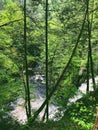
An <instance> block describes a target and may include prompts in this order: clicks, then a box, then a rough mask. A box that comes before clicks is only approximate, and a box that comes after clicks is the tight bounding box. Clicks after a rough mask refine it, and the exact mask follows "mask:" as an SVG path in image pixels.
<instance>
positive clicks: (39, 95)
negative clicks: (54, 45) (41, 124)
mask: <svg viewBox="0 0 98 130" xmlns="http://www.w3.org/2000/svg"><path fill="white" fill-rule="evenodd" d="M39 81H40V83H39ZM95 81H96V83H97V84H98V76H96V77H95ZM30 82H34V83H36V86H33V87H34V91H33V92H32V93H33V94H34V95H35V97H36V98H34V99H31V109H32V114H33V113H34V111H36V110H37V109H38V108H39V107H40V106H41V105H42V103H43V102H44V100H45V91H46V90H45V85H44V79H43V77H42V76H41V75H35V76H33V77H32V78H31V79H30ZM89 83H90V91H93V87H92V79H90V80H89ZM86 87H87V84H86V83H82V84H81V86H80V87H79V89H78V91H77V92H76V95H75V96H74V97H73V98H70V99H69V103H68V104H71V103H73V102H75V101H77V100H78V99H80V98H81V97H82V96H83V94H86ZM24 103H25V100H24V99H23V98H18V99H17V100H16V101H15V102H14V103H11V106H12V107H13V110H12V111H10V113H9V114H10V116H12V117H13V118H14V119H15V120H17V121H18V122H19V123H22V124H24V123H25V122H26V121H27V117H26V111H25V107H24ZM58 108H59V107H58V106H56V105H54V104H50V105H49V118H50V119H53V120H56V118H55V114H56V113H57V112H58V111H59V110H58ZM44 110H45V109H43V111H42V112H41V113H40V115H39V120H40V119H41V118H42V117H43V115H44Z"/></svg>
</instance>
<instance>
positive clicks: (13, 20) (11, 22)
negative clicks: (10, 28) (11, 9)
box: [0, 18, 22, 28]
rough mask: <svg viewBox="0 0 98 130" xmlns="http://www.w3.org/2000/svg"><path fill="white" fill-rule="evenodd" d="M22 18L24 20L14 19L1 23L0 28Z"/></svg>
mask: <svg viewBox="0 0 98 130" xmlns="http://www.w3.org/2000/svg"><path fill="white" fill-rule="evenodd" d="M21 20H22V18H21V19H16V20H12V21H9V22H6V23H3V24H1V25H0V28H1V27H3V26H7V25H9V24H12V23H14V22H18V21H21Z"/></svg>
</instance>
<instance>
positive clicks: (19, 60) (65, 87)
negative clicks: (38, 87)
mask: <svg viewBox="0 0 98 130" xmlns="http://www.w3.org/2000/svg"><path fill="white" fill-rule="evenodd" d="M25 2H26V1H25ZM47 2H48V4H49V5H48V8H46V7H47ZM24 7H25V6H23V2H18V0H2V1H0V69H1V70H0V130H67V129H68V130H92V129H93V126H94V122H95V117H96V107H97V106H98V96H97V95H98V94H97V93H98V89H97V87H98V82H95V79H94V77H96V76H98V1H97V0H84V1H82V0H80V1H79V0H73V1H70V0H67V1H66V0H57V1H56V0H53V1H52V0H50V1H44V0H41V1H39V0H32V1H27V3H26V9H25V8H24ZM46 11H47V12H46ZM25 13H26V14H25ZM45 15H47V16H48V17H46V16H45ZM25 18H26V19H25ZM25 20H26V21H25ZM24 23H26V25H25V24H24ZM46 30H47V33H46ZM46 38H47V39H46ZM46 43H47V48H46V47H45V45H46ZM47 49H48V50H47ZM47 51H48V53H47ZM46 55H47V57H46ZM46 58H48V59H47V61H46ZM26 60H27V63H26ZM47 66H48V68H47ZM46 70H47V73H46ZM35 73H38V74H40V75H44V77H45V80H46V86H45V88H47V85H48V95H47V98H46V100H45V102H44V103H43V106H42V107H41V108H39V109H38V110H37V111H36V112H35V114H34V115H33V116H30V111H29V110H30V109H29V107H30V106H29V96H30V97H31V98H34V95H33V94H32V91H33V90H32V86H33V85H34V84H33V83H30V82H29V80H28V79H30V77H32V76H33V75H34V74H35ZM47 75H48V77H47ZM90 78H92V81H93V82H92V86H93V88H94V91H93V92H90V90H89V89H90V84H89V79H90ZM47 80H48V82H47ZM84 82H85V83H87V92H86V94H84V96H83V97H82V98H81V99H79V100H77V101H76V102H75V103H73V104H71V105H69V106H68V105H67V104H68V102H69V98H73V97H74V95H75V94H76V92H77V91H78V89H79V86H80V85H81V84H82V83H84ZM28 88H29V89H30V93H29V91H28ZM19 97H22V98H24V99H25V101H26V105H27V103H28V105H27V106H26V111H27V117H28V122H27V123H26V124H25V125H21V124H19V122H17V121H15V120H14V119H13V118H12V117H10V115H9V114H8V113H9V111H10V110H11V109H12V107H11V105H10V104H11V102H13V101H15V100H16V99H18V98H19ZM47 101H50V102H51V101H53V102H54V101H55V104H56V105H58V106H59V107H60V110H59V112H58V113H57V115H56V116H57V117H60V116H61V115H62V112H64V115H63V117H62V118H61V119H60V120H59V121H53V120H48V121H47V122H46V123H44V122H42V121H41V122H39V121H37V120H36V118H37V115H38V114H39V113H40V111H42V109H43V108H44V107H45V106H46V105H48V104H47V103H48V102H47ZM65 110H66V111H65ZM28 113H29V115H28ZM46 113H47V112H46ZM47 115H48V113H47ZM5 117H6V118H5ZM29 117H30V118H29ZM46 118H47V117H46ZM47 119H48V118H47Z"/></svg>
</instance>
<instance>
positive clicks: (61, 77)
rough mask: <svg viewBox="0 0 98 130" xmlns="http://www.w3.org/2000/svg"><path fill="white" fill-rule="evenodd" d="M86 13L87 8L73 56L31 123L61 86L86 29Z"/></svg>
mask: <svg viewBox="0 0 98 130" xmlns="http://www.w3.org/2000/svg"><path fill="white" fill-rule="evenodd" d="M86 15H87V10H86V12H85V15H84V19H83V23H82V27H81V30H80V33H79V35H78V38H77V41H76V44H75V47H74V49H73V51H72V54H71V56H70V59H69V61H68V63H67V64H66V66H65V68H64V69H63V71H62V73H61V75H60V77H59V79H58V80H57V82H56V84H55V86H54V87H53V90H52V91H51V92H50V93H49V94H48V97H47V98H46V100H45V101H44V102H43V104H42V105H41V107H40V108H39V109H38V110H37V111H36V112H35V113H34V116H33V118H32V119H31V123H32V122H34V121H35V120H36V118H37V117H38V115H39V113H40V112H41V111H42V110H43V108H44V107H45V105H46V104H47V101H49V100H50V98H51V97H52V95H53V94H54V92H55V91H56V90H57V88H58V86H59V84H60V82H61V80H62V79H63V77H64V74H65V72H66V71H67V69H68V68H69V65H70V63H71V61H72V59H73V56H74V54H75V52H76V49H77V47H78V43H79V41H80V38H81V35H82V32H83V29H84V25H85V20H86Z"/></svg>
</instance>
